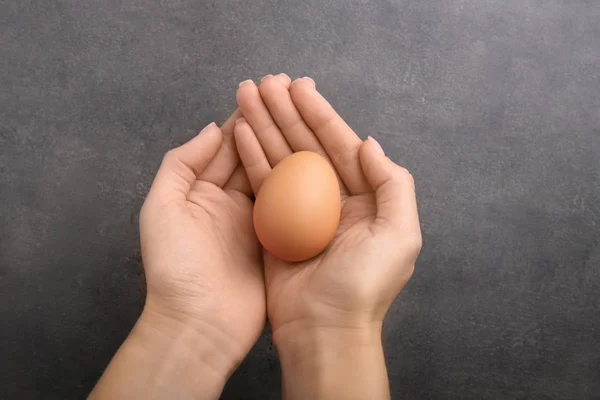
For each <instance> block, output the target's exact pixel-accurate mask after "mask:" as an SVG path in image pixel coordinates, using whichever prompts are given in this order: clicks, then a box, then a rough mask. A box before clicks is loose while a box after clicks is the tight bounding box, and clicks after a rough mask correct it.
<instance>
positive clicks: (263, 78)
mask: <svg viewBox="0 0 600 400" xmlns="http://www.w3.org/2000/svg"><path fill="white" fill-rule="evenodd" d="M270 76H273V75H271V74H269V75H265V76H263V77H262V78H260V81H261V82H262V81H264V80H265V79H267V78H268V77H270Z"/></svg>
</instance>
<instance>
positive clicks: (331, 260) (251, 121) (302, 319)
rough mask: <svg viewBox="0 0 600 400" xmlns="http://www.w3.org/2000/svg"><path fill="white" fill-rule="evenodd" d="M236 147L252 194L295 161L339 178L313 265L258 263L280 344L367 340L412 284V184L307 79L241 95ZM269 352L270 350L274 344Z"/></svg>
mask: <svg viewBox="0 0 600 400" xmlns="http://www.w3.org/2000/svg"><path fill="white" fill-rule="evenodd" d="M237 101H238V105H239V107H240V110H241V111H242V113H243V115H244V117H245V120H243V119H242V120H238V123H237V124H236V126H235V139H236V144H237V148H238V152H239V154H240V158H241V160H242V163H243V165H244V167H245V169H246V172H247V175H248V178H249V180H250V183H251V186H252V189H253V191H254V193H258V191H259V190H260V186H261V184H262V182H263V181H264V179H265V178H266V177H267V175H268V174H269V172H270V171H271V169H272V168H273V167H274V166H275V165H277V163H279V161H281V160H282V159H283V158H284V157H286V156H288V155H290V154H292V153H293V152H296V151H304V150H308V151H313V152H316V153H319V154H321V155H322V156H323V157H325V158H326V159H327V160H329V161H330V162H331V164H332V166H333V167H334V169H335V170H336V172H337V175H338V178H339V184H340V193H341V195H342V213H341V221H340V225H339V228H338V231H337V233H336V235H335V237H334V239H333V241H332V242H331V244H330V245H329V246H328V247H327V249H326V250H325V251H324V252H323V253H322V254H320V255H319V256H317V257H315V258H313V259H310V260H307V261H304V262H300V263H288V262H284V261H281V260H278V259H276V258H275V257H273V256H272V255H270V254H269V253H268V252H266V251H265V254H264V264H265V274H266V288H267V308H268V317H269V321H270V323H271V325H272V329H273V337H274V340H275V341H276V342H277V341H279V342H280V343H281V342H283V341H287V340H288V338H290V337H294V335H299V334H301V333H302V332H303V331H306V330H319V329H320V330H323V329H324V330H327V329H330V330H332V329H333V330H335V329H338V328H340V329H342V330H344V329H345V330H350V331H353V330H362V329H366V330H375V331H376V332H380V327H381V324H382V321H383V319H384V316H385V314H386V312H387V310H388V308H389V307H390V305H391V303H392V301H393V300H394V298H395V297H396V295H397V294H398V293H399V292H400V291H401V290H402V288H403V287H404V286H405V284H406V283H407V282H408V280H409V279H410V277H411V275H412V273H413V269H414V264H415V261H416V259H417V256H418V254H419V252H420V249H421V231H420V227H419V218H418V214H417V204H416V199H415V189H414V182H413V178H412V176H411V175H410V174H409V173H408V171H407V170H406V169H404V168H401V167H399V166H398V165H396V164H395V163H394V162H392V161H391V160H390V159H389V158H387V157H386V156H385V155H384V153H383V150H382V149H381V147H380V146H379V144H378V143H377V142H376V141H375V140H374V139H372V138H369V139H368V140H366V141H364V142H363V141H362V140H361V139H360V138H359V137H358V136H357V135H356V134H355V133H354V132H353V131H352V129H351V128H350V127H349V126H348V125H347V124H346V123H345V122H344V120H343V119H342V118H341V117H340V116H339V115H338V114H337V113H336V112H335V111H334V109H333V108H332V107H331V105H330V104H329V103H328V102H327V101H326V100H325V99H324V98H323V97H322V96H321V95H320V94H319V93H318V92H317V90H316V89H315V85H314V82H313V81H312V80H311V79H309V78H303V79H299V80H296V81H294V82H293V83H292V84H291V87H290V88H289V89H288V87H286V86H285V85H283V84H282V83H281V77H267V78H266V79H264V80H263V81H262V83H261V84H260V86H259V87H257V86H256V85H254V84H253V83H252V82H245V83H244V84H242V85H241V86H240V89H239V90H238V94H237ZM276 344H277V343H276Z"/></svg>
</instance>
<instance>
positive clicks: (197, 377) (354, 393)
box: [90, 74, 421, 399]
mask: <svg viewBox="0 0 600 400" xmlns="http://www.w3.org/2000/svg"><path fill="white" fill-rule="evenodd" d="M237 100H238V105H239V110H237V111H236V112H234V113H233V115H232V116H231V117H230V118H229V120H228V121H227V122H226V123H225V124H224V125H223V127H222V128H220V129H219V128H218V127H217V126H216V125H213V124H211V125H209V126H208V127H206V128H205V129H204V130H203V131H202V132H201V133H200V134H199V135H198V136H197V137H195V138H193V139H192V140H190V141H189V142H188V143H186V144H184V145H183V146H181V147H179V148H176V149H173V150H171V151H169V152H168V153H167V154H166V155H165V158H164V160H163V162H162V165H161V167H160V169H159V171H158V173H157V175H156V178H155V181H154V183H153V185H152V188H151V190H150V193H149V194H148V197H147V199H146V201H145V203H144V206H143V208H142V212H141V215H140V237H141V245H142V254H143V259H144V268H145V272H146V280H147V285H148V290H147V298H146V304H145V307H144V310H143V312H142V315H141V316H140V318H139V320H138V321H137V323H136V325H135V326H134V328H133V330H132V332H131V334H130V335H129V337H128V338H127V340H126V341H125V342H124V343H123V345H122V346H121V348H120V349H119V351H118V352H117V354H116V355H115V356H114V358H113V360H112V361H111V363H110V364H109V366H108V367H107V369H106V371H105V372H104V374H103V376H102V377H101V379H100V381H99V382H98V384H97V385H96V387H95V388H94V390H93V392H92V393H91V394H90V398H91V399H105V398H106V399H114V398H128V399H153V398H155V399H159V398H177V399H188V398H189V399H217V398H219V396H220V394H221V392H222V390H223V386H224V385H225V383H226V381H227V379H228V378H229V377H230V376H231V374H232V373H233V371H234V370H235V368H236V367H237V366H238V365H239V364H240V362H241V361H242V360H243V358H244V357H245V356H246V354H247V353H248V351H249V350H250V348H251V347H252V345H253V344H254V343H255V341H256V340H257V338H258V336H259V335H260V333H261V331H262V329H263V327H264V324H265V318H266V315H267V314H268V318H269V320H270V323H271V325H272V328H273V339H274V342H275V344H276V346H277V349H278V352H279V355H280V358H281V365H282V371H283V381H284V382H283V383H284V385H283V387H284V397H285V398H288V399H296V398H298V399H300V398H302V399H305V398H313V399H329V398H331V399H334V398H335V399H351V398H370V399H379V398H381V399H383V398H388V397H389V389H388V382H387V373H386V369H385V361H384V357H383V350H382V346H381V324H382V321H383V318H384V316H385V314H386V312H387V309H388V308H389V306H390V304H391V302H392V300H393V299H394V297H395V296H396V295H397V293H398V292H399V291H400V290H401V289H402V288H403V287H404V285H405V284H406V282H407V281H408V279H409V278H410V276H411V274H412V271H413V268H414V262H415V260H416V257H417V255H418V253H419V250H420V247H421V234H420V230H419V222H418V216H417V208H416V201H415V195H414V184H413V181H412V177H411V176H410V174H408V172H407V171H406V170H405V169H403V168H400V167H398V166H397V165H396V164H394V163H393V162H392V161H390V160H389V159H388V158H386V157H385V155H384V154H383V151H382V150H381V148H380V147H379V145H378V144H377V142H375V141H374V140H373V139H368V140H367V141H365V142H363V141H362V140H361V139H360V138H358V136H357V135H356V134H355V133H354V132H353V131H352V130H351V129H350V128H349V127H348V126H347V125H346V124H345V123H344V121H343V120H342V119H341V118H340V117H339V116H338V115H337V113H335V111H334V110H333V109H332V108H331V106H329V104H328V103H327V102H326V101H325V99H323V98H322V97H321V96H320V94H319V93H318V92H317V91H316V89H315V86H314V82H312V80H310V79H301V80H297V81H295V82H294V83H293V84H291V82H290V79H289V78H288V77H287V76H286V75H283V74H282V75H278V76H268V77H266V78H265V79H263V81H262V83H261V84H260V85H259V86H258V87H257V86H256V85H255V84H254V83H253V82H249V81H247V82H244V83H243V84H241V85H240V89H239V90H238V93H237ZM242 115H243V117H242ZM300 150H310V151H315V152H318V153H320V154H322V155H323V156H325V157H326V158H327V159H328V160H330V162H331V163H332V165H333V166H334V168H335V170H336V171H337V174H338V180H339V182H340V193H341V195H342V199H343V200H342V203H343V204H342V205H343V210H342V220H341V223H340V227H339V229H338V232H337V234H336V237H335V238H334V241H333V242H332V244H331V245H330V246H329V247H328V249H327V250H326V251H325V252H324V253H323V254H321V255H320V256H318V257H316V258H314V259H312V260H308V261H306V262H302V263H295V264H291V263H284V262H282V261H279V260H277V259H275V258H274V257H272V256H271V255H270V254H268V253H266V252H265V253H263V250H262V248H261V246H260V243H259V242H258V240H257V238H256V235H255V233H254V229H253V225H252V206H253V203H252V197H253V193H257V192H258V190H259V189H260V185H261V184H262V182H263V181H264V179H265V177H266V176H267V174H268V173H269V171H270V170H271V168H272V167H273V166H275V165H276V164H277V163H278V162H280V161H281V160H282V159H283V158H284V157H286V156H287V155H289V154H291V153H292V152H294V151H300Z"/></svg>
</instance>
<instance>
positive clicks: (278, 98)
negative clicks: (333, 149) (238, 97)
mask: <svg viewBox="0 0 600 400" xmlns="http://www.w3.org/2000/svg"><path fill="white" fill-rule="evenodd" d="M258 90H259V92H260V96H261V97H262V100H263V102H264V103H265V105H266V106H267V109H268V110H269V113H270V114H271V117H273V120H274V121H275V123H276V124H277V126H278V127H279V129H280V130H281V133H283V136H284V137H285V139H286V141H287V142H288V143H289V145H290V147H291V148H292V150H294V151H303V150H307V151H312V152H315V153H319V154H321V155H322V156H324V157H325V158H327V159H328V158H329V157H328V156H327V153H326V152H325V149H324V148H323V146H321V143H320V142H319V139H317V137H316V136H315V134H314V133H313V131H312V130H311V129H310V128H309V127H308V125H306V123H305V122H304V119H302V116H301V115H300V113H299V112H298V110H297V109H296V106H295V105H294V102H293V101H292V97H291V96H290V92H289V90H288V89H287V88H286V87H285V86H284V85H282V84H281V82H280V81H279V80H278V79H276V78H275V77H266V78H265V79H263V81H262V82H261V84H260V86H259V87H258Z"/></svg>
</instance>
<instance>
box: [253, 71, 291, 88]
mask: <svg viewBox="0 0 600 400" xmlns="http://www.w3.org/2000/svg"><path fill="white" fill-rule="evenodd" d="M271 77H273V78H275V79H276V80H277V81H279V82H281V84H282V85H283V86H285V88H286V89H289V88H290V85H291V84H292V80H291V79H290V77H289V76H287V74H284V73H283V72H282V73H281V74H279V75H266V76H264V77H263V78H262V79H261V80H260V81H261V82H263V81H264V80H265V79H267V78H271Z"/></svg>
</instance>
